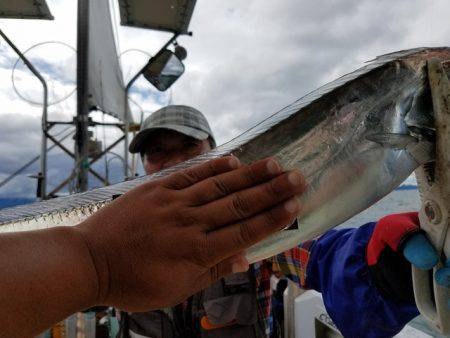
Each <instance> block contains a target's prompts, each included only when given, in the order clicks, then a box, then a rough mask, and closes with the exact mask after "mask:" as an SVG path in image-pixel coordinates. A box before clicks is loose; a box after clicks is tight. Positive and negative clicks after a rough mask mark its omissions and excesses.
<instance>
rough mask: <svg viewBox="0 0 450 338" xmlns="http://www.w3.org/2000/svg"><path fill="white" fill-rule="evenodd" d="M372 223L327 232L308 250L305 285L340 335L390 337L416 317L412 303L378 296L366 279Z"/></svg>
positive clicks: (376, 290) (355, 337)
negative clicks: (320, 301)
mask: <svg viewBox="0 0 450 338" xmlns="http://www.w3.org/2000/svg"><path fill="white" fill-rule="evenodd" d="M375 225H376V223H368V224H365V225H363V226H362V227H360V228H356V229H344V230H331V231H328V232H327V233H325V234H324V235H323V236H322V237H320V238H319V239H318V240H317V241H315V243H314V245H313V247H312V248H311V253H310V258H309V262H308V266H307V271H306V275H307V279H306V287H308V288H311V289H315V290H317V291H319V292H321V293H322V296H323V301H324V303H325V307H326V309H327V311H328V313H329V315H330V316H331V318H332V319H333V321H334V323H335V324H336V326H337V327H338V328H339V330H340V331H341V333H342V334H343V335H344V337H349V338H375V337H376V338H383V337H392V336H394V335H395V334H397V333H398V332H399V331H400V330H401V329H402V328H403V327H404V326H405V325H406V324H407V323H408V322H409V321H410V320H411V319H413V318H414V317H415V316H417V315H418V314H419V312H418V310H417V307H416V305H415V304H410V303H399V302H394V301H392V300H390V299H387V298H386V297H384V296H383V295H382V294H381V293H380V291H379V290H378V289H377V287H376V286H375V285H374V283H373V280H372V279H371V276H370V273H369V269H368V266H367V264H366V247H367V243H368V242H369V240H370V237H371V235H372V232H373V230H374V227H375Z"/></svg>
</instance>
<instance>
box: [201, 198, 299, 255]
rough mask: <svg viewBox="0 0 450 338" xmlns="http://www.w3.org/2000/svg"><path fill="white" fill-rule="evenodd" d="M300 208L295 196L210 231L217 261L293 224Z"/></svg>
mask: <svg viewBox="0 0 450 338" xmlns="http://www.w3.org/2000/svg"><path fill="white" fill-rule="evenodd" d="M299 210H300V204H299V202H298V200H297V198H295V197H293V198H291V199H289V200H287V201H285V202H283V203H280V204H278V205H276V206H275V207H273V208H271V209H269V210H267V211H264V212H262V213H260V214H257V215H255V216H253V217H251V218H249V219H247V220H243V221H241V222H239V223H236V224H232V225H229V226H227V227H224V228H221V229H218V230H215V231H212V232H210V233H208V235H207V240H208V242H209V243H208V246H207V247H209V248H210V250H209V252H210V253H211V254H212V257H211V259H212V262H214V263H216V262H219V261H221V260H222V259H224V258H225V257H228V256H229V253H230V252H237V251H242V250H245V249H247V248H248V247H250V246H251V245H253V244H255V243H257V242H259V241H260V240H262V239H263V238H265V237H267V236H268V235H270V234H272V233H274V232H276V231H277V230H281V229H283V228H284V227H285V226H286V225H289V224H291V223H292V222H293V221H294V219H295V217H296V216H297V214H298V212H299Z"/></svg>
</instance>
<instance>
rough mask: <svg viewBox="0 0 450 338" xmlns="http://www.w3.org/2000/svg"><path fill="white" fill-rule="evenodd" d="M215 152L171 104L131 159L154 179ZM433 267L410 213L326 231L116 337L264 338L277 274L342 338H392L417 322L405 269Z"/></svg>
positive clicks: (147, 128) (195, 114)
mask: <svg viewBox="0 0 450 338" xmlns="http://www.w3.org/2000/svg"><path fill="white" fill-rule="evenodd" d="M214 147H215V140H214V136H213V134H212V132H211V129H210V127H209V124H208V122H207V120H206V118H205V117H204V116H203V115H202V114H201V113H200V112H199V111H198V110H196V109H194V108H191V107H187V106H181V105H172V106H168V107H164V108H162V109H160V110H158V111H156V112H155V113H153V114H152V115H151V116H149V117H148V118H147V119H146V120H145V121H144V123H143V124H142V126H141V131H140V132H139V133H138V134H137V135H136V136H135V138H134V139H133V140H132V142H131V143H130V152H132V153H140V155H141V158H142V161H143V165H144V169H145V172H146V173H147V174H152V173H155V172H157V171H159V170H161V169H165V168H168V167H171V166H173V165H175V164H177V163H180V162H182V161H185V160H188V159H190V158H193V157H195V156H197V155H200V154H202V153H205V152H207V151H209V150H211V149H212V148H214ZM424 257H428V260H425V259H424ZM437 260H438V257H437V254H436V252H435V251H434V249H433V248H432V246H431V245H430V244H429V243H428V241H427V240H426V238H425V237H424V236H423V234H421V233H420V231H419V221H418V217H417V213H407V214H397V215H390V216H387V217H384V218H382V219H381V220H380V221H378V222H372V223H368V224H365V225H363V226H361V227H360V228H357V229H344V230H339V231H337V230H330V231H328V232H327V233H326V234H324V235H323V236H321V237H320V238H318V239H316V240H314V241H308V242H305V243H302V244H301V245H299V246H298V247H295V248H293V249H291V250H289V251H287V252H284V253H282V254H279V255H277V256H275V257H272V258H270V259H267V260H264V261H262V262H257V263H255V264H252V265H251V266H250V269H249V270H248V271H247V272H244V273H236V274H233V275H231V276H228V277H226V278H223V279H222V280H220V281H219V282H216V283H215V284H213V285H211V286H210V287H208V288H207V289H205V290H203V291H202V292H200V293H198V294H196V295H194V296H192V297H190V298H189V299H187V300H186V301H184V302H183V303H182V304H179V305H178V306H176V307H173V308H170V309H161V310H158V311H150V312H145V313H124V312H122V313H121V332H120V335H119V336H120V337H131V338H134V337H164V338H170V337H206V338H207V337H218V338H221V337H237V338H239V337H242V338H244V337H245V338H248V337H268V336H269V335H270V334H271V326H272V325H271V308H270V306H271V288H270V276H271V275H272V273H273V271H279V272H281V273H283V274H284V275H285V276H286V277H288V278H290V279H291V280H293V281H294V282H296V283H297V284H298V285H299V286H300V287H302V288H307V289H308V288H310V289H315V290H317V291H319V292H321V293H322V296H323V300H324V303H325V306H326V308H327V311H328V313H329V314H330V316H331V318H332V319H333V321H334V323H335V324H336V326H337V327H338V328H339V330H340V331H341V333H342V334H343V335H344V336H345V337H391V336H393V335H395V334H396V333H397V332H399V331H400V330H401V329H402V328H403V326H404V325H406V323H407V322H408V321H410V320H411V319H412V318H414V317H415V316H417V315H418V310H417V308H416V305H415V303H414V297H413V291H412V281H411V272H410V271H411V263H413V264H414V265H416V266H419V267H421V268H423V269H430V268H431V267H432V266H434V265H435V264H436V263H437ZM410 262H411V263H410ZM168 269H170V267H168ZM449 270H450V269H448V268H444V269H441V276H440V277H439V278H440V282H442V283H443V284H445V281H447V283H449V282H448V278H449V277H448V276H449V275H450V272H449ZM442 271H443V272H442ZM174 278H175V279H176V278H177V277H176V276H174ZM439 278H438V276H436V279H437V280H438V282H439Z"/></svg>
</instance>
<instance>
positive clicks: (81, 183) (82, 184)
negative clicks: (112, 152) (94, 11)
mask: <svg viewBox="0 0 450 338" xmlns="http://www.w3.org/2000/svg"><path fill="white" fill-rule="evenodd" d="M88 33H89V0H78V28H77V116H76V117H75V126H76V132H75V172H76V178H77V180H76V190H77V191H78V192H81V191H86V190H88V171H89V158H88V126H89V105H88V43H89V41H88V37H89V34H88Z"/></svg>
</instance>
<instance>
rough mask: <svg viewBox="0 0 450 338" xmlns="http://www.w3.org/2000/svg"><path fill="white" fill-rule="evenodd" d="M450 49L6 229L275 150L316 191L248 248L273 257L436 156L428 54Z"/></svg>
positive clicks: (23, 211) (367, 70) (2, 224)
mask: <svg viewBox="0 0 450 338" xmlns="http://www.w3.org/2000/svg"><path fill="white" fill-rule="evenodd" d="M431 57H440V58H441V59H443V60H450V48H417V49H412V50H406V51H400V52H396V53H392V54H387V55H384V56H381V57H378V58H376V59H375V60H373V61H372V62H370V63H368V64H367V65H366V66H365V67H363V68H360V69H358V70H356V71H355V72H353V73H350V74H347V75H345V76H343V77H341V78H339V79H337V80H335V81H333V82H331V83H328V84H326V85H325V86H323V87H320V88H319V89H317V90H315V91H313V92H311V93H310V94H308V95H306V96H304V97H303V98H301V99H299V100H298V101H296V102H294V103H292V104H291V105H289V106H287V107H286V108H284V109H282V110H281V111H279V112H277V113H275V114H274V115H272V116H271V117H269V118H268V119H266V120H264V121H263V122H261V123H259V124H258V125H256V126H255V127H253V128H251V129H249V130H248V131H246V132H245V133H243V134H241V135H240V136H238V137H236V138H235V139H233V140H231V141H230V142H228V143H225V144H224V145H222V146H220V147H218V148H216V149H214V150H213V151H211V152H209V153H208V154H205V155H201V156H199V157H196V158H195V159H192V160H190V161H187V162H184V163H181V164H179V165H176V166H174V167H172V168H170V169H167V170H164V171H161V172H159V173H156V174H154V175H150V176H144V177H140V178H137V179H135V180H133V181H128V182H123V183H119V184H116V185H113V186H109V187H105V188H100V189H97V190H93V191H90V192H86V193H81V194H76V195H71V196H67V197H61V198H57V199H54V200H49V201H45V202H38V203H34V204H30V205H25V206H18V207H15V208H9V209H3V210H0V232H5V231H23V230H31V229H38V228H47V227H51V226H56V225H74V224H77V223H79V222H80V221H82V220H83V219H85V218H86V217H88V216H89V215H91V214H92V213H94V212H95V211H96V210H98V209H99V208H101V207H102V206H104V205H105V204H107V203H109V202H110V201H111V199H112V197H113V196H114V195H117V194H121V193H124V192H126V191H128V190H129V189H131V188H133V187H134V186H137V185H139V184H141V183H142V182H144V181H147V180H153V179H156V178H159V177H161V176H164V175H167V174H169V173H172V172H174V171H177V170H179V169H182V168H185V167H187V166H191V165H194V164H198V163H201V162H204V161H206V160H209V159H212V158H216V157H219V156H223V155H226V154H229V153H234V154H235V155H237V156H238V157H239V158H240V159H241V160H242V161H243V162H251V161H255V160H257V159H261V158H264V157H267V156H276V157H277V158H278V159H279V161H280V162H281V164H282V165H283V166H284V167H285V168H288V169H292V168H296V169H299V170H300V171H301V172H302V173H303V175H304V176H305V177H306V181H307V183H308V189H307V191H306V193H305V194H304V195H303V196H301V198H300V200H301V202H302V204H303V209H302V211H301V212H300V214H299V227H298V229H290V230H284V231H280V232H278V233H276V234H274V235H272V236H271V237H269V238H267V239H265V240H263V241H261V242H260V243H258V244H256V245H255V246H253V247H252V248H250V249H249V250H248V252H247V258H248V259H249V261H250V262H255V261H258V260H261V259H263V258H267V257H270V256H272V255H275V254H277V253H279V252H282V251H285V250H287V249H289V248H292V247H294V246H295V245H297V244H299V243H300V242H302V241H305V240H308V239H311V238H313V237H315V236H318V235H320V234H322V233H324V232H325V231H326V230H328V229H330V228H332V227H334V226H336V225H338V224H340V223H342V222H344V221H345V220H347V219H349V218H351V217H352V216H354V215H356V214H357V213H359V212H361V211H362V210H364V209H366V208H367V207H369V206H371V205H372V204H374V203H376V202H377V201H378V200H379V199H381V198H382V197H383V196H385V195H386V194H388V193H389V192H391V191H392V190H394V189H395V188H396V187H397V186H398V185H399V184H400V183H401V182H402V181H403V180H405V179H406V178H407V177H408V176H409V175H410V174H411V173H412V172H413V171H414V169H416V168H417V167H418V166H419V165H421V164H423V163H426V162H428V161H430V160H432V159H433V158H434V151H433V149H434V137H435V135H434V131H435V130H434V120H433V110H432V103H431V98H430V89H429V86H428V80H427V73H426V69H425V68H426V61H427V60H428V59H429V58H431Z"/></svg>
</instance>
